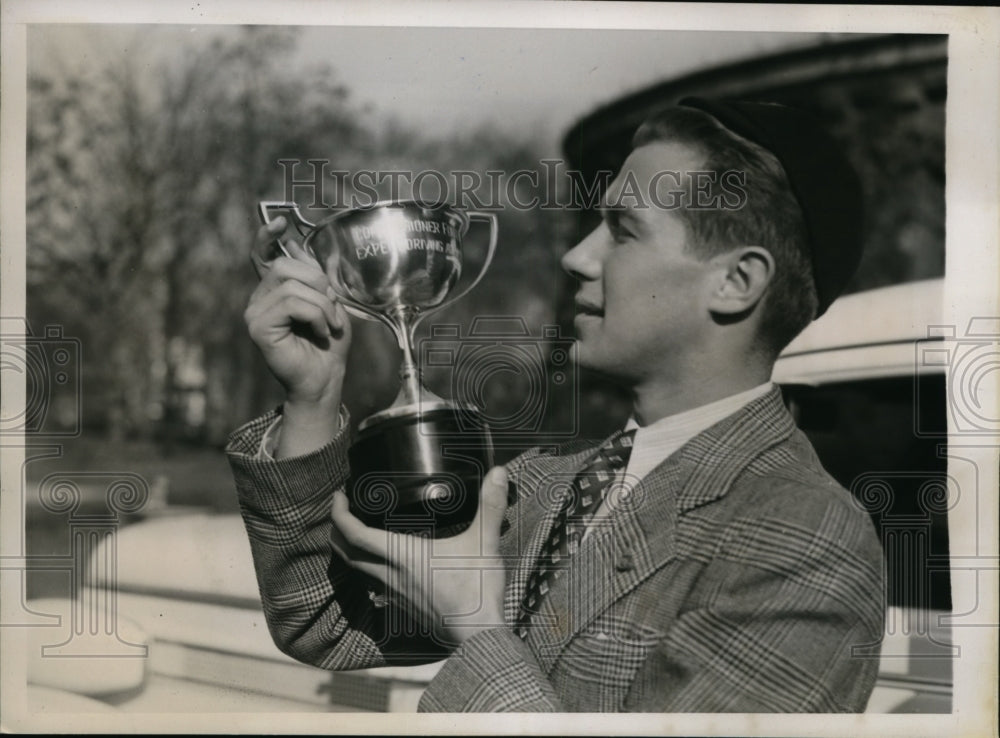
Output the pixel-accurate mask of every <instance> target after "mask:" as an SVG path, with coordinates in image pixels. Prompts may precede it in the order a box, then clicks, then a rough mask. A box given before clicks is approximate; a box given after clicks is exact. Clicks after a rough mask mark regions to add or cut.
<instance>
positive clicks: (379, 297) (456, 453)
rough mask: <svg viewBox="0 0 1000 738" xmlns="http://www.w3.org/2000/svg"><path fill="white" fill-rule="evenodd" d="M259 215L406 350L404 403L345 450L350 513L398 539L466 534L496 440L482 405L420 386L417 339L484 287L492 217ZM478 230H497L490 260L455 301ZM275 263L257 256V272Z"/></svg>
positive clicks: (274, 206)
mask: <svg viewBox="0 0 1000 738" xmlns="http://www.w3.org/2000/svg"><path fill="white" fill-rule="evenodd" d="M259 212H260V217H261V220H263V222H264V223H269V222H270V221H271V219H272V218H273V217H275V216H277V215H284V216H286V217H287V218H288V219H289V221H290V222H291V224H292V225H294V226H295V228H296V229H297V230H298V231H299V233H300V235H301V236H302V237H303V239H304V241H303V247H304V248H305V250H306V251H307V252H309V253H310V254H311V255H312V256H313V257H314V258H315V259H316V261H317V262H318V263H319V265H320V267H321V268H322V269H323V270H324V271H325V272H326V274H327V277H328V278H329V280H330V284H331V285H332V286H333V289H334V291H335V292H336V293H337V296H338V298H339V299H340V301H341V302H342V303H343V305H344V307H345V309H347V310H348V311H349V312H350V313H351V314H353V315H355V316H357V317H359V318H364V319H366V320H374V321H378V322H381V323H383V324H384V325H385V326H387V327H388V328H389V330H391V331H392V333H393V335H394V336H395V337H396V340H397V341H398V342H399V348H400V350H401V351H402V353H403V357H402V365H401V368H400V380H401V387H400V390H399V394H398V395H397V396H396V399H395V401H394V402H393V403H392V404H391V405H390V406H389V407H388V408H386V409H385V410H382V411H380V412H377V413H375V414H374V415H371V416H369V417H367V418H365V419H364V420H363V421H362V422H361V424H360V425H359V426H358V434H357V437H356V439H355V440H354V443H353V444H352V445H351V448H350V451H349V459H350V465H351V479H350V483H349V485H348V496H349V498H350V500H351V508H352V511H353V512H354V514H355V515H356V516H357V517H359V518H360V519H361V520H363V521H364V522H365V523H367V524H368V525H373V526H377V527H381V528H390V529H392V530H397V531H399V530H403V531H406V532H417V533H425V534H429V535H434V536H436V537H443V536H447V535H453V534H454V533H456V532H458V531H460V530H462V529H463V528H464V527H466V526H467V525H468V523H469V522H470V521H471V520H472V519H473V518H474V517H475V514H476V510H477V508H478V502H479V488H480V484H481V483H482V479H483V476H484V475H485V473H486V472H487V471H488V470H489V468H490V467H491V466H492V465H493V445H492V441H491V438H490V432H489V428H488V427H487V424H486V421H485V419H484V417H483V414H482V412H481V411H480V410H479V409H478V408H477V407H475V406H474V405H471V404H464V403H456V402H451V401H447V400H443V399H441V398H440V397H437V396H436V395H434V394H433V393H432V392H430V390H428V389H427V388H426V387H424V386H423V384H422V383H421V381H420V369H419V367H418V366H417V364H416V361H415V359H414V353H413V343H414V332H415V330H416V328H417V326H418V325H419V324H420V322H421V321H422V320H423V319H424V318H426V317H427V316H428V315H430V314H431V313H433V312H435V311H437V310H440V309H442V308H444V307H446V306H448V305H450V304H452V303H453V302H455V301H456V300H459V299H461V298H462V297H464V296H465V295H466V294H467V293H468V292H469V291H470V290H472V289H473V288H474V287H475V286H476V285H477V284H478V283H479V282H480V280H482V278H483V276H484V275H485V274H486V270H487V269H488V268H489V266H490V264H491V262H492V261H493V255H494V253H495V251H496V244H497V220H496V216H495V215H493V214H490V213H481V212H474V211H468V210H463V209H459V208H455V207H452V206H449V205H444V204H433V205H428V204H424V203H421V202H418V201H416V200H404V201H385V202H378V203H375V204H374V205H371V206H369V207H364V208H357V209H353V210H344V211H337V212H333V213H332V214H331V215H329V216H327V217H325V218H323V219H322V220H320V221H319V222H318V223H311V222H310V221H308V220H306V219H305V218H304V217H303V216H302V213H301V212H300V210H299V208H298V205H296V204H295V203H293V202H261V203H260V205H259ZM472 221H484V222H485V223H487V224H488V226H489V228H490V236H489V246H488V249H487V252H486V258H485V260H484V262H483V265H482V267H481V268H480V270H479V273H478V275H477V276H476V278H475V279H473V280H472V281H471V282H470V283H469V284H468V285H467V286H466V287H464V288H463V289H461V290H460V291H459V292H458V293H456V294H454V295H452V294H451V293H452V291H453V290H454V288H455V286H456V284H457V283H458V281H459V277H460V276H461V274H462V266H463V263H462V239H463V237H464V236H465V234H466V233H467V232H468V230H469V226H470V223H471V222H472ZM276 248H277V249H280V250H281V251H283V250H284V249H283V247H282V246H281V245H280V243H279V244H276ZM275 255H276V252H274V251H272V253H270V254H263V255H262V254H257V255H255V259H254V261H255V264H256V265H258V270H260V269H261V268H262V267H263V266H264V264H265V263H266V261H267V260H268V259H270V258H274V256H275Z"/></svg>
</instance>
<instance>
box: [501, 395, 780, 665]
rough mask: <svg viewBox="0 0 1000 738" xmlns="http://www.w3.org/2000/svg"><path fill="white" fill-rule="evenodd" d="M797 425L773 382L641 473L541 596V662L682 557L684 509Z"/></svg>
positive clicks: (541, 534)
mask: <svg viewBox="0 0 1000 738" xmlns="http://www.w3.org/2000/svg"><path fill="white" fill-rule="evenodd" d="M794 428H795V425H794V422H793V421H792V419H791V416H790V415H789V414H788V412H787V410H786V409H785V407H784V404H783V403H782V400H781V393H780V391H779V390H778V389H777V388H774V389H772V390H771V391H770V392H769V393H767V394H766V395H764V396H763V397H760V398H758V399H757V400H754V401H753V402H751V403H749V404H747V405H746V406H745V407H744V408H742V409H741V410H739V411H737V412H736V413H734V414H733V415H730V416H729V417H727V418H725V419H723V420H721V421H720V422H719V423H716V424H715V425H714V426H712V427H711V428H709V429H708V430H706V431H704V432H702V433H700V434H699V435H697V436H695V437H694V438H692V439H691V440H690V441H689V442H688V443H686V444H685V445H684V446H683V447H682V448H681V449H679V450H678V451H677V452H676V453H674V454H673V455H672V456H670V457H669V458H667V459H665V460H664V461H663V462H662V463H660V464H659V466H657V467H656V468H655V469H654V470H653V471H652V472H650V473H649V474H648V475H647V476H646V477H645V478H644V479H642V480H641V481H640V482H639V483H638V484H637V485H636V486H635V487H634V488H633V489H632V491H631V493H630V494H629V496H628V497H627V498H625V499H623V500H622V501H621V502H620V503H619V505H618V507H617V508H616V509H615V511H614V513H613V514H612V515H611V516H610V517H609V518H607V521H606V524H603V525H600V527H599V528H597V529H595V530H593V531H591V534H590V535H589V536H588V537H587V539H586V540H585V541H584V544H583V545H582V546H581V547H580V550H579V551H577V553H576V554H575V555H574V557H573V563H572V566H570V567H569V569H568V572H567V574H566V575H565V576H563V577H561V578H560V579H559V580H558V582H557V583H556V586H555V587H553V592H552V595H553V596H552V597H550V598H548V599H546V600H543V601H542V609H541V611H540V612H539V615H542V616H547V618H548V619H547V620H546V619H544V618H543V619H542V623H541V624H540V627H537V628H533V629H532V631H533V635H532V637H533V638H536V639H537V640H536V643H537V644H538V646H539V647H540V648H539V654H540V656H541V659H540V660H541V665H542V667H543V669H546V670H548V669H549V668H550V667H551V664H552V663H553V662H554V661H555V659H556V658H557V657H558V654H559V653H560V652H561V651H562V649H563V648H565V646H566V645H567V643H568V642H569V640H570V638H571V637H572V636H573V635H576V634H577V633H579V632H580V631H581V630H583V629H584V628H586V627H587V626H588V625H589V624H590V623H591V622H593V620H594V619H595V618H596V617H597V616H598V615H600V614H602V613H604V612H605V611H607V610H608V609H609V608H610V607H611V606H612V605H613V604H614V602H615V601H617V600H619V599H620V598H621V597H623V596H624V595H626V594H627V593H628V592H630V591H632V590H633V589H635V588H636V587H637V586H638V585H639V584H640V583H641V582H642V581H644V580H645V579H647V578H648V577H649V576H651V575H652V574H653V573H654V572H655V571H657V570H658V569H660V568H662V567H663V566H665V565H666V564H668V563H669V562H670V561H671V560H672V559H674V558H675V557H676V556H677V554H678V550H677V549H678V531H677V528H678V525H680V524H682V521H683V515H684V514H685V513H687V512H689V511H690V510H692V509H694V508H696V507H699V506H701V505H704V504H707V503H709V502H712V501H713V500H716V499H718V498H720V497H722V496H724V495H725V494H726V493H727V492H728V491H729V489H730V488H731V487H732V484H733V482H734V481H735V480H736V478H737V477H738V476H739V475H740V474H741V473H742V472H743V471H744V470H745V469H746V467H747V466H748V465H749V464H750V462H751V461H752V460H753V459H754V458H756V457H757V456H759V455H760V454H761V453H763V452H764V451H765V450H767V449H768V448H771V447H772V446H774V445H776V444H778V443H781V442H782V441H784V440H785V439H787V438H788V437H789V436H790V435H791V433H792V431H793V430H794ZM582 461H583V459H582V458H580V457H574V459H573V463H576V464H577V466H569V465H567V471H569V472H574V471H575V470H576V469H577V468H578V465H579V463H582ZM554 517H555V515H554V512H553V513H552V514H551V515H548V516H546V517H545V524H543V525H539V526H537V529H536V535H535V536H533V537H532V539H531V542H530V548H529V551H530V552H531V556H530V559H531V565H530V567H527V566H525V567H523V568H521V567H519V570H518V575H517V576H516V577H515V580H514V585H515V586H514V587H513V588H512V590H513V591H514V592H516V593H517V603H519V602H520V596H521V594H523V592H524V588H525V586H526V584H527V578H528V576H529V575H530V572H531V568H533V566H534V561H535V559H536V558H537V555H538V551H539V550H540V548H541V546H542V544H543V542H544V540H545V536H546V535H548V531H549V530H550V529H551V526H552V520H554ZM528 558H529V557H527V556H526V557H525V559H528ZM509 593H510V590H509ZM569 618H572V619H571V620H570V619H569Z"/></svg>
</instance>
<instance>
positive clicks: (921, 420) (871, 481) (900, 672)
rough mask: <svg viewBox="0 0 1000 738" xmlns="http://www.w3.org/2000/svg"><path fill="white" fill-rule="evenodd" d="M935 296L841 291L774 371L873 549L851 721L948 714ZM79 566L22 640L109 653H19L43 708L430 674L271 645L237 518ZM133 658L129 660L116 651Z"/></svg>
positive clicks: (203, 699) (114, 548) (263, 698)
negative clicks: (879, 610)
mask: <svg viewBox="0 0 1000 738" xmlns="http://www.w3.org/2000/svg"><path fill="white" fill-rule="evenodd" d="M942 290H943V285H942V280H940V279H937V280H926V281H920V282H914V283H909V284H902V285H896V286H892V287H886V288H881V289H877V290H870V291H865V292H861V293H857V294H853V295H848V296H845V297H843V298H841V299H840V300H838V301H837V302H836V303H834V305H833V306H832V307H831V308H830V310H829V311H828V312H827V314H826V315H824V316H823V317H822V318H820V319H819V320H817V321H816V322H815V323H813V324H812V325H811V326H810V327H809V328H808V329H807V330H806V331H805V332H804V333H803V334H802V335H801V336H799V338H797V339H796V340H795V341H794V342H793V343H792V344H791V345H790V346H789V347H788V348H787V349H786V350H785V351H784V352H783V354H782V356H781V358H780V359H779V361H778V362H777V364H776V366H775V371H774V379H775V381H777V382H779V383H780V384H781V386H782V390H783V393H784V396H785V399H786V402H787V404H788V406H789V408H790V409H791V411H792V413H793V414H794V415H795V416H796V419H797V421H798V423H799V425H800V427H802V429H803V430H804V431H805V432H806V434H807V435H809V437H810V439H811V440H812V442H813V444H814V445H815V447H816V449H817V452H818V453H819V455H820V457H821V459H822V460H823V463H824V465H825V466H826V467H827V468H828V470H829V471H830V472H831V473H832V474H833V475H834V476H835V477H837V478H838V480H839V481H840V482H841V484H843V485H844V487H846V488H847V489H849V490H851V492H852V493H853V494H854V498H855V500H856V502H857V504H858V505H859V506H861V507H863V508H864V509H866V510H867V511H868V512H869V513H870V514H871V515H872V520H873V523H874V524H875V525H876V527H877V528H878V530H879V533H880V536H881V538H882V541H883V546H884V548H885V553H886V561H887V580H886V581H887V587H886V603H885V604H886V613H887V614H886V632H885V638H884V640H883V641H882V642H881V643H880V644H879V643H872V644H856V645H855V655H856V656H857V657H858V658H879V659H880V669H879V676H878V683H877V685H876V688H875V691H874V693H873V694H872V697H871V700H870V701H869V704H868V712H876V713H885V712H944V713H947V712H950V711H951V697H952V694H951V692H952V679H951V667H952V657H953V649H952V645H951V634H950V629H949V627H948V626H947V624H946V618H945V617H943V616H944V615H946V614H947V613H948V612H949V611H950V609H951V599H950V577H949V567H948V563H949V561H948V519H947V501H948V499H949V495H948V484H949V477H948V470H947V465H946V462H945V459H946V454H945V453H943V451H944V450H945V449H946V445H947V435H946V422H945V373H944V367H943V366H942V365H941V364H940V363H935V362H923V361H921V351H922V349H924V348H926V347H927V346H928V341H931V342H933V341H934V340H935V339H933V338H930V339H929V338H928V327H929V326H934V325H938V324H939V323H940V322H941V321H940V309H941V305H942ZM90 561H91V562H92V563H91V565H90V566H88V567H87V575H86V577H87V578H86V581H85V585H86V586H85V587H84V588H83V589H82V593H81V597H82V598H83V600H84V601H83V602H82V603H78V606H77V607H73V608H71V607H70V603H67V602H55V601H46V602H38V603H34V604H33V605H32V606H31V607H32V609H34V610H35V611H37V612H55V611H60V610H61V611H62V612H64V613H65V615H66V616H65V617H64V618H63V623H62V627H61V629H46V628H37V629H33V630H34V632H35V635H34V636H33V637H34V638H36V639H47V640H44V643H48V644H54V643H60V642H62V641H63V640H67V639H69V640H71V639H72V638H73V637H77V638H84V637H85V636H84V635H82V634H83V633H85V632H86V631H87V630H88V629H89V630H90V631H93V632H97V631H102V632H105V633H114V634H115V636H114V638H109V639H106V642H107V644H109V645H108V648H109V649H110V651H109V654H108V655H113V654H114V653H115V652H116V651H115V650H116V649H117V650H118V651H119V652H120V653H119V655H120V657H121V658H119V659H117V660H116V659H108V658H104V659H102V660H101V662H100V668H101V673H102V674H103V677H102V679H100V680H98V679H94V678H93V673H94V669H93V664H90V665H88V663H87V662H88V661H89V660H88V659H83V660H79V661H76V662H74V664H73V666H72V668H65V667H60V668H55V667H53V666H52V664H46V663H44V661H45V660H44V658H35V663H34V665H33V666H32V668H31V669H29V681H30V682H32V684H33V685H34V686H33V690H34V691H33V692H32V694H33V695H34V699H36V700H41V702H42V704H44V705H47V706H48V707H47V709H56V708H55V707H53V705H58V704H60V701H62V703H63V704H68V705H71V704H78V701H79V700H81V699H89V700H91V701H94V703H95V704H96V705H99V706H101V707H103V708H107V709H115V710H120V711H126V712H166V713H169V712H185V713H188V712H198V711H212V712H221V711H233V712H241V711H252V712H260V711H266V712H281V711H291V712H310V711H312V712H321V711H345V710H349V711H377V712H407V711H413V710H415V709H416V706H417V702H418V700H419V698H420V695H421V693H422V691H423V689H424V687H425V686H426V684H427V683H428V682H429V681H430V680H431V679H432V678H433V676H434V675H435V674H436V673H437V670H438V669H439V668H440V665H441V662H438V663H435V664H426V665H421V666H412V667H387V668H378V669H367V670H360V671H354V672H326V671H323V670H321V669H318V668H315V667H312V666H308V665H305V664H302V663H299V662H296V661H295V660H293V659H292V658H290V657H288V656H286V655H285V654H283V653H281V652H280V651H279V650H278V649H277V647H276V646H275V645H274V643H273V642H272V640H271V637H270V635H269V632H268V628H267V623H266V620H265V619H264V615H263V612H262V609H261V603H260V597H259V594H258V590H257V581H256V576H255V573H254V569H253V564H252V559H251V555H250V546H249V543H248V541H247V537H246V533H245V530H244V527H243V522H242V520H241V518H240V516H239V515H237V514H225V515H220V514H211V513H207V512H197V511H191V510H175V509H171V508H169V507H167V508H161V510H160V511H159V513H158V514H157V515H153V516H150V517H148V518H147V519H145V520H143V521H141V522H138V523H134V524H131V525H127V526H125V527H123V528H121V529H120V530H118V531H117V533H116V535H113V536H106V537H104V539H103V540H102V542H101V543H100V544H99V545H98V547H97V549H95V551H94V553H93V554H92V555H91V559H90ZM94 562H97V564H95V563H94ZM109 598H110V599H109ZM108 602H110V603H111V606H110V607H105V608H104V609H101V608H99V607H96V605H97V604H99V603H105V604H106V603H108ZM86 618H90V619H91V620H92V621H94V622H89V623H84V622H81V619H86ZM101 618H103V620H101ZM97 620H101V622H96V621H97ZM44 643H43V642H39V643H38V644H37V645H38V646H41V645H44ZM138 649H144V651H143V653H144V654H145V658H143V659H141V660H139V661H137V660H136V659H129V658H128V656H129V655H130V654H131V655H133V656H134V655H137V654H138V653H139V650H138ZM32 651H33V652H34V653H38V652H39V648H33V649H32ZM137 663H141V665H142V666H141V668H137V666H136V664H137ZM30 691H31V690H29V692H30ZM66 709H70V708H68V707H67V708H66Z"/></svg>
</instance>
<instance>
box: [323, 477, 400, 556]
mask: <svg viewBox="0 0 1000 738" xmlns="http://www.w3.org/2000/svg"><path fill="white" fill-rule="evenodd" d="M330 516H331V517H332V518H333V524H334V525H335V526H336V527H337V530H339V531H340V533H341V535H342V536H343V537H344V540H346V541H347V543H348V544H350V545H351V546H352V547H354V548H356V549H358V550H359V551H362V552H364V553H367V554H372V555H373V556H374V557H375V560H378V561H385V560H386V559H387V558H388V556H387V551H388V544H387V541H388V537H389V536H391V535H397V534H395V533H390V532H389V531H385V530H379V529H378V528H369V527H368V526H367V525H365V524H364V523H362V522H361V521H360V520H358V519H357V518H356V517H354V515H353V514H352V513H351V511H350V510H349V509H348V502H347V495H345V494H344V493H343V492H341V491H340V490H338V491H336V492H334V493H333V506H332V508H331V512H330Z"/></svg>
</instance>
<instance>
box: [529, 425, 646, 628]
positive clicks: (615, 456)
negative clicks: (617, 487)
mask: <svg viewBox="0 0 1000 738" xmlns="http://www.w3.org/2000/svg"><path fill="white" fill-rule="evenodd" d="M634 438H635V431H634V430H631V431H628V432H623V431H618V432H616V433H615V434H614V435H612V436H611V437H610V438H609V439H608V440H607V441H605V442H604V444H603V445H602V446H601V447H600V448H599V449H598V450H597V453H596V454H595V455H594V456H593V457H592V458H591V459H590V461H588V462H587V463H586V464H585V465H584V467H583V469H581V470H580V473H579V474H577V475H576V478H575V479H574V480H573V486H572V487H571V489H570V494H569V495H568V496H567V499H565V500H564V501H563V505H562V507H561V509H560V510H559V514H558V516H557V517H556V522H555V525H554V526H553V527H552V532H551V533H550V534H549V538H548V540H547V541H546V542H545V545H544V546H543V547H542V551H541V553H540V554H539V556H538V565H537V567H536V568H535V571H534V572H532V574H531V578H530V579H529V580H528V588H527V590H526V591H525V594H524V599H523V600H522V602H521V612H520V614H519V615H518V619H517V634H518V635H519V636H520V637H521V638H525V637H526V636H527V634H528V629H527V627H526V626H527V623H528V621H529V620H530V619H531V616H532V615H534V614H535V613H537V612H538V609H539V605H540V604H541V601H542V598H544V597H545V595H546V594H547V593H548V591H549V588H550V587H551V586H552V582H553V581H554V580H555V579H558V578H559V577H560V575H561V574H562V571H563V567H564V566H565V564H566V559H568V558H569V557H570V556H572V555H573V554H574V553H575V552H576V549H577V547H578V546H579V545H580V540H581V539H582V538H583V533H584V531H585V530H586V528H587V524H588V523H589V522H590V519H591V518H592V517H593V516H594V513H595V512H596V511H597V509H598V508H599V507H600V506H601V503H602V502H603V501H604V498H605V496H606V495H607V492H608V489H609V488H610V487H611V484H612V482H614V480H615V478H616V473H617V472H618V471H619V470H620V469H624V468H625V466H626V464H628V459H629V456H630V455H631V454H632V441H633V439H634ZM560 562H561V565H560Z"/></svg>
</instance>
